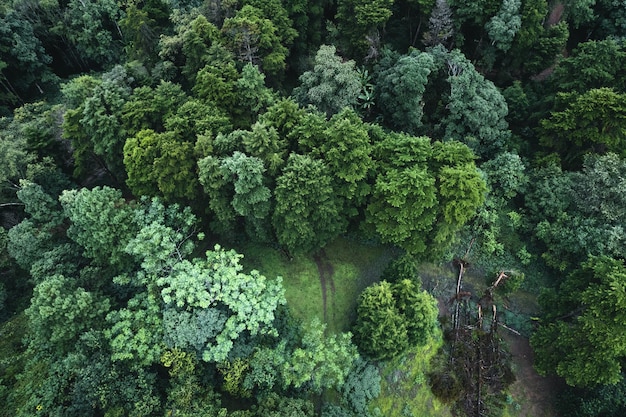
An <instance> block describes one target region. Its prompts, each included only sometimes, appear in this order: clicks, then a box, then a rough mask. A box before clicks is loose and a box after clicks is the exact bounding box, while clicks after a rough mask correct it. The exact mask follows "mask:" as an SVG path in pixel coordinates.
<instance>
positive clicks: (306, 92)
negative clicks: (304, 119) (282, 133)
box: [293, 45, 361, 116]
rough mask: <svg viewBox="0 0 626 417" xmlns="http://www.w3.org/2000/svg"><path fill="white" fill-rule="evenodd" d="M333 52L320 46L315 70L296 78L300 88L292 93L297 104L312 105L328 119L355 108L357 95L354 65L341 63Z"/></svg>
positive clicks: (339, 58) (357, 79)
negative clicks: (348, 108) (347, 108)
mask: <svg viewBox="0 0 626 417" xmlns="http://www.w3.org/2000/svg"><path fill="white" fill-rule="evenodd" d="M336 52H337V50H336V48H335V47H334V46H328V45H322V46H320V48H319V50H318V51H317V54H316V55H315V66H314V67H313V69H312V70H310V71H307V72H305V73H304V74H302V75H301V76H300V86H298V87H296V88H295V89H294V91H293V95H294V97H295V98H296V100H297V101H298V102H299V103H300V104H302V105H304V106H306V105H307V104H313V105H314V106H316V107H317V108H318V109H319V110H321V111H323V112H325V113H326V114H327V115H328V116H331V115H333V114H335V113H337V112H339V111H340V110H341V109H343V108H344V107H351V106H356V104H357V98H358V95H359V92H360V91H361V81H360V79H359V73H358V71H357V70H356V69H355V63H354V61H346V62H344V61H343V60H342V59H341V57H340V56H338V55H337V54H336Z"/></svg>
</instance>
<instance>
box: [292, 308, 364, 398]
mask: <svg viewBox="0 0 626 417" xmlns="http://www.w3.org/2000/svg"><path fill="white" fill-rule="evenodd" d="M325 327H326V326H325V325H323V324H321V323H320V322H319V321H318V320H317V319H315V320H313V321H312V322H311V323H310V324H309V326H308V327H307V329H306V330H305V333H304V336H303V337H302V345H301V346H300V347H297V348H296V349H295V350H294V351H293V352H292V353H291V355H290V357H289V358H288V359H287V362H286V363H285V365H284V367H283V371H282V372H283V378H284V381H285V385H286V386H293V387H295V388H299V387H301V386H303V385H304V384H308V385H310V387H311V389H312V390H313V391H315V392H321V391H322V390H323V389H327V388H338V387H340V386H342V385H343V384H344V381H345V378H346V376H347V375H348V372H349V371H350V369H351V368H352V363H353V362H354V361H355V360H356V358H357V357H358V353H357V350H356V347H355V346H354V345H353V344H352V342H351V341H350V339H351V337H352V335H351V334H350V333H342V334H340V335H332V336H324V330H325Z"/></svg>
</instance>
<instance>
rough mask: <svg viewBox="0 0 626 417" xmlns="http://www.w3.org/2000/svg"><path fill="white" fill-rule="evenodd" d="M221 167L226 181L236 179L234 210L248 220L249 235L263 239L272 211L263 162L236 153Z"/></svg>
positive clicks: (233, 199) (234, 180) (225, 159)
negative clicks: (267, 220) (266, 222)
mask: <svg viewBox="0 0 626 417" xmlns="http://www.w3.org/2000/svg"><path fill="white" fill-rule="evenodd" d="M222 170H223V175H224V180H225V181H227V180H228V179H230V180H232V181H233V188H234V191H235V194H234V196H233V198H232V201H231V204H232V206H233V209H234V210H235V212H236V213H237V214H238V215H240V216H243V217H244V218H245V219H246V221H247V222H248V223H249V227H250V228H251V230H250V236H251V237H257V238H259V239H263V238H264V237H266V234H267V231H266V230H265V229H266V228H265V219H266V218H267V217H268V215H269V212H270V197H271V193H270V190H269V188H267V186H266V185H265V183H266V180H265V176H264V173H265V167H264V166H263V161H261V160H260V159H259V158H255V157H248V156H246V155H245V154H243V153H241V152H235V153H234V154H233V156H231V157H228V158H224V160H223V161H222Z"/></svg>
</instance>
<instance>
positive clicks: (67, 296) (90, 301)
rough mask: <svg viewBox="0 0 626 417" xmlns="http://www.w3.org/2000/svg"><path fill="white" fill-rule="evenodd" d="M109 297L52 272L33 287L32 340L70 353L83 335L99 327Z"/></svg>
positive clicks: (38, 344) (30, 311) (28, 314)
mask: <svg viewBox="0 0 626 417" xmlns="http://www.w3.org/2000/svg"><path fill="white" fill-rule="evenodd" d="M109 308H110V303H109V300H107V299H106V298H104V297H102V296H101V295H99V294H97V293H92V292H89V291H86V290H85V289H84V288H81V287H76V286H75V283H74V282H73V280H72V279H71V278H66V277H64V276H62V275H53V276H50V277H47V278H46V279H44V280H43V281H42V282H40V283H39V284H38V285H37V286H36V287H35V289H34V290H33V298H32V300H31V304H30V307H29V308H28V309H27V310H26V315H27V316H28V319H29V326H30V333H29V336H30V337H31V342H30V343H33V344H35V345H37V346H38V349H40V350H44V349H50V351H51V352H54V354H56V355H59V354H60V352H67V351H69V350H71V347H73V345H74V344H75V343H76V342H77V341H78V339H79V338H80V337H81V335H82V334H84V333H86V332H88V331H89V329H92V328H99V327H101V325H102V322H103V321H104V317H105V315H106V313H107V312H108V311H109Z"/></svg>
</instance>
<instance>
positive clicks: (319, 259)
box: [313, 249, 335, 321]
mask: <svg viewBox="0 0 626 417" xmlns="http://www.w3.org/2000/svg"><path fill="white" fill-rule="evenodd" d="M313 260H314V261H315V265H317V270H318V272H319V274H320V284H321V286H322V304H323V306H324V321H326V313H327V310H328V309H327V302H328V286H330V291H331V294H333V295H334V294H335V281H334V280H333V275H334V274H335V269H334V268H333V265H332V264H331V263H330V261H329V260H328V256H326V252H325V251H324V249H321V250H320V251H319V252H317V253H316V254H315V255H313Z"/></svg>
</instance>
